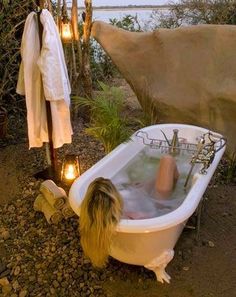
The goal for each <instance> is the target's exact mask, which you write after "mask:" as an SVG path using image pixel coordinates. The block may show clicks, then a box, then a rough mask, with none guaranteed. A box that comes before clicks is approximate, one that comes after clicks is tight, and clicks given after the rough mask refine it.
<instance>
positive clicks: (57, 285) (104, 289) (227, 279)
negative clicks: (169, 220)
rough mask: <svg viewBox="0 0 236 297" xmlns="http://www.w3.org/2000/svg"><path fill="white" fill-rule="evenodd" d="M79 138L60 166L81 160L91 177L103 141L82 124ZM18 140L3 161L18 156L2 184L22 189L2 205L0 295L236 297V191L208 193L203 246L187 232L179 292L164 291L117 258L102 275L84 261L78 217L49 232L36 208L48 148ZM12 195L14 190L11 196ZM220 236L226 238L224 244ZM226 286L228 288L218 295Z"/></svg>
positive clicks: (177, 268) (180, 252)
mask: <svg viewBox="0 0 236 297" xmlns="http://www.w3.org/2000/svg"><path fill="white" fill-rule="evenodd" d="M74 132H75V133H74V134H75V137H74V140H73V147H72V145H67V146H64V147H63V149H60V150H59V159H61V158H62V156H63V154H64V153H78V154H79V155H80V159H81V167H82V172H83V171H85V170H87V169H88V168H89V167H91V166H92V165H93V164H95V163H96V162H97V161H98V160H99V159H101V158H102V157H103V156H104V151H103V148H102V146H101V145H100V144H99V143H98V142H96V141H94V140H92V139H91V138H90V137H88V136H87V135H85V134H84V125H83V123H82V122H77V124H76V125H75V127H74ZM13 138H14V137H13ZM13 138H12V139H13ZM12 139H10V140H9V143H8V145H7V147H2V148H1V151H0V153H1V156H5V155H6V156H7V155H9V154H11V156H12V157H11V160H12V158H13V159H14V164H15V168H14V171H12V170H11V169H10V168H9V160H8V159H9V158H8V159H7V157H6V156H5V158H2V160H0V161H1V162H2V163H1V164H2V165H1V167H2V168H5V172H7V173H5V174H4V176H1V177H2V185H3V184H4V182H6V181H7V180H9V179H11V178H13V176H14V175H17V183H15V185H14V186H15V187H17V189H18V191H16V193H15V195H14V196H12V197H11V200H9V199H6V200H8V202H5V203H2V205H1V206H0V255H1V257H0V296H10V297H17V296H19V297H24V296H59V297H60V296H68V297H71V296H81V297H85V296H90V297H95V296H102V297H141V296H148V297H190V296H191V297H194V296H195V297H210V296H211V297H213V296H215V297H222V296H223V297H226V296H227V297H228V296H230V297H233V296H235V295H233V294H234V293H233V292H235V291H234V289H235V273H232V272H230V271H232V269H233V268H235V264H234V262H235V261H233V260H232V259H233V252H234V255H235V249H234V247H235V245H234V243H235V222H234V223H233V218H234V216H233V214H234V209H235V200H234V202H233V203H234V204H232V199H231V196H232V195H235V193H236V189H235V186H232V187H225V186H224V187H223V188H222V189H221V188H220V189H219V188H218V186H217V185H216V186H214V187H213V186H212V188H210V189H208V191H207V193H206V194H205V198H206V199H205V200H206V206H208V208H207V209H208V212H205V214H204V216H203V225H202V229H201V238H200V240H199V241H196V231H195V230H193V229H186V230H185V231H184V232H183V234H182V235H181V239H180V241H179V243H178V244H177V247H176V250H175V254H176V256H175V259H174V260H173V261H172V262H171V263H170V264H169V266H168V269H167V270H168V272H169V273H170V274H171V275H173V281H172V283H171V285H162V284H160V283H157V282H156V280H155V276H154V273H153V272H151V271H148V270H146V269H145V268H143V267H138V266H132V265H127V264H124V263H120V262H118V261H116V260H114V259H110V261H109V264H108V266H107V267H106V269H102V270H97V269H94V268H93V267H92V266H91V264H90V262H89V260H88V259H86V258H84V256H83V252H82V250H81V247H80V242H79V233H78V223H79V222H78V218H77V217H76V216H75V217H73V218H71V219H68V220H63V221H62V222H61V223H59V225H57V226H55V225H48V224H47V222H46V220H45V218H44V216H43V215H42V213H38V212H34V210H33V202H34V199H35V198H36V196H37V195H38V193H39V186H40V182H41V181H40V180H36V179H35V178H34V177H32V176H33V173H35V172H37V170H41V169H42V168H43V166H44V165H45V164H44V152H43V150H42V149H37V150H30V151H28V148H27V145H28V144H27V142H26V139H25V140H23V141H22V143H18V144H17V142H16V143H11V141H12ZM4 154H5V155H4ZM6 174H7V175H8V176H6ZM4 178H5V181H4ZM2 189H3V187H2ZM217 190H219V191H218V192H217ZM232 191H233V192H232ZM2 192H3V193H4V191H3V190H2ZM232 193H233V194H232ZM7 194H8V192H7V191H6V192H5V194H4V195H5V196H6V195H7ZM4 195H3V196H4ZM3 196H2V199H3V198H4V197H3ZM214 200H215V202H214ZM0 202H1V199H0ZM212 203H214V204H212ZM212 205H215V208H214V207H213V208H212ZM212 211H213V212H212ZM211 216H212V217H213V218H214V220H213V221H211ZM218 218H220V220H222V219H223V220H224V221H223V222H224V227H225V228H226V226H227V227H228V229H227V228H226V230H221V233H219V232H218V231H217V228H218V227H219V226H218V225H217V224H216V222H217V220H218ZM194 219H195V217H193V218H192V220H194ZM215 221H216V222H215ZM190 224H191V222H190ZM214 224H215V225H214ZM211 228H212V229H211ZM223 229H224V228H223ZM217 234H218V235H219V236H218V235H217ZM219 237H220V238H224V240H223V242H220V238H219ZM229 239H230V240H231V243H232V246H231V245H229V244H228V245H227V246H226V251H227V252H228V256H227V255H226V261H224V263H223V262H222V263H221V262H220V263H219V261H220V260H219V259H220V257H221V255H222V252H224V251H225V245H224V244H226V242H227V240H229ZM212 255H213V256H214V257H213V258H212ZM224 255H225V254H224ZM234 258H235V257H234ZM201 259H202V260H201ZM217 261H218V262H217ZM217 263H218V264H219V265H218V264H217ZM215 266H216V267H219V268H217V270H219V271H218V272H219V274H216V273H215V272H214V271H213V272H212V268H213V267H215ZM230 266H231V268H230ZM227 270H228V273H227ZM224 273H225V274H224ZM207 276H208V277H209V282H208V280H207ZM222 278H224V279H223V280H222ZM219 280H221V286H220V289H219V290H218V289H217V291H216V290H215V289H216V287H217V286H218V284H219ZM222 292H223V293H222Z"/></svg>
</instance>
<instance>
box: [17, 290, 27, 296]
mask: <svg viewBox="0 0 236 297" xmlns="http://www.w3.org/2000/svg"><path fill="white" fill-rule="evenodd" d="M27 294H28V292H27V290H26V289H23V290H21V291H20V293H19V297H26V296H27Z"/></svg>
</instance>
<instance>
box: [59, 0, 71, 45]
mask: <svg viewBox="0 0 236 297" xmlns="http://www.w3.org/2000/svg"><path fill="white" fill-rule="evenodd" d="M60 23H61V24H60V26H61V27H60V33H61V39H62V42H64V43H69V42H72V40H73V31H72V26H71V22H70V20H69V18H68V15H67V8H66V1H65V0H64V1H63V6H62V17H61V22H60Z"/></svg>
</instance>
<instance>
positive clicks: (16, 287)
mask: <svg viewBox="0 0 236 297" xmlns="http://www.w3.org/2000/svg"><path fill="white" fill-rule="evenodd" d="M12 287H13V289H14V290H15V291H16V290H17V289H19V287H20V285H19V283H18V281H17V280H15V281H14V282H13V284H12Z"/></svg>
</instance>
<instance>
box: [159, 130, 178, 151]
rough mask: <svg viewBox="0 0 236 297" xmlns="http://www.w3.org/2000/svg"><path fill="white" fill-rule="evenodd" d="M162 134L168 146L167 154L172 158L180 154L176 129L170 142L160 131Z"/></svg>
mask: <svg viewBox="0 0 236 297" xmlns="http://www.w3.org/2000/svg"><path fill="white" fill-rule="evenodd" d="M161 132H162V134H163V135H164V137H165V140H166V142H167V144H168V146H169V153H170V154H171V155H173V156H177V155H179V154H180V144H179V137H178V132H179V130H178V129H174V130H173V133H174V134H173V137H172V140H171V142H170V140H169V139H168V138H167V137H166V135H165V133H164V132H163V131H162V130H161Z"/></svg>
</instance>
